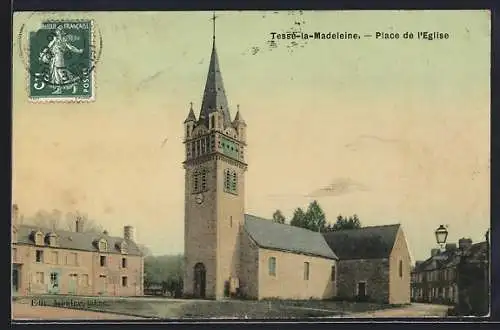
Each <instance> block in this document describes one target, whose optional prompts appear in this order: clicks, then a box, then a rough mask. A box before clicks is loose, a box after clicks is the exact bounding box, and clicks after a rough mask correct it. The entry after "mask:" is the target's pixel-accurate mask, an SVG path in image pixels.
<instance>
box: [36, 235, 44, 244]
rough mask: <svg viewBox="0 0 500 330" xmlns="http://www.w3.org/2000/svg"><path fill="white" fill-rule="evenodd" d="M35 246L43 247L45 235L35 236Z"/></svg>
mask: <svg viewBox="0 0 500 330" xmlns="http://www.w3.org/2000/svg"><path fill="white" fill-rule="evenodd" d="M35 244H36V245H43V234H42V233H41V232H38V233H36V234H35Z"/></svg>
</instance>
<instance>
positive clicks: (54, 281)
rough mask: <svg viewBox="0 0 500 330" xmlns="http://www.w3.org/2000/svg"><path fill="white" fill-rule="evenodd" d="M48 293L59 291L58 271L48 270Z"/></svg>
mask: <svg viewBox="0 0 500 330" xmlns="http://www.w3.org/2000/svg"><path fill="white" fill-rule="evenodd" d="M48 291H49V293H52V294H57V293H59V272H58V271H52V272H50V282H49V289H48Z"/></svg>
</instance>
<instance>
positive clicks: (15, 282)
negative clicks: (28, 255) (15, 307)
mask: <svg viewBox="0 0 500 330" xmlns="http://www.w3.org/2000/svg"><path fill="white" fill-rule="evenodd" d="M18 291H19V269H18V268H17V266H16V265H14V268H13V269H12V293H14V294H15V293H17V292H18Z"/></svg>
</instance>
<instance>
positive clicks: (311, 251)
mask: <svg viewBox="0 0 500 330" xmlns="http://www.w3.org/2000/svg"><path fill="white" fill-rule="evenodd" d="M214 31H215V28H214ZM246 133H247V124H246V122H245V121H244V119H243V116H242V111H241V110H240V109H239V106H238V109H237V112H236V115H235V116H234V117H231V113H230V110H229V105H228V100H227V97H226V91H225V89H224V84H223V80H222V74H221V70H220V66H219V60H218V55H217V50H216V45H215V33H214V37H213V45H212V53H211V58H210V64H209V69H208V76H207V80H206V85H205V90H204V92H203V100H202V104H201V109H200V111H199V115H198V116H196V115H195V113H194V109H193V106H192V104H191V108H190V109H189V113H188V116H187V118H186V120H185V121H184V134H185V136H184V144H185V160H184V162H183V165H184V168H185V239H184V242H185V243H184V244H185V248H184V253H185V272H184V294H185V295H186V296H192V297H200V298H211V299H223V298H225V297H232V296H240V297H244V298H250V299H264V298H278V299H310V298H313V299H331V298H335V297H338V298H345V299H365V300H376V301H381V302H387V303H392V304H403V303H409V302H410V270H411V261H410V254H409V251H408V246H407V243H406V239H405V235H404V232H403V229H402V228H401V226H400V225H398V224H395V225H387V226H376V227H365V228H362V229H357V230H345V231H339V232H332V233H326V234H322V233H318V232H312V231H309V230H306V229H302V228H298V227H293V226H289V225H283V224H277V223H274V222H272V221H270V220H267V219H262V218H259V217H256V216H253V215H249V214H245V205H244V200H245V198H244V194H245V171H246V170H247V167H248V164H247V162H246V159H245V149H246V147H247V136H246Z"/></svg>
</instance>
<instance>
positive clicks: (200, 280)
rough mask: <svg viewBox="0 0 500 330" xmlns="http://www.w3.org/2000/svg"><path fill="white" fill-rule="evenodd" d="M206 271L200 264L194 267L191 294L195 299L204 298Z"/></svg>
mask: <svg viewBox="0 0 500 330" xmlns="http://www.w3.org/2000/svg"><path fill="white" fill-rule="evenodd" d="M206 273H207V271H206V269H205V265H204V264H203V263H201V262H199V263H197V264H196V265H195V266H194V289H193V294H194V296H195V297H197V298H205V288H206Z"/></svg>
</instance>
